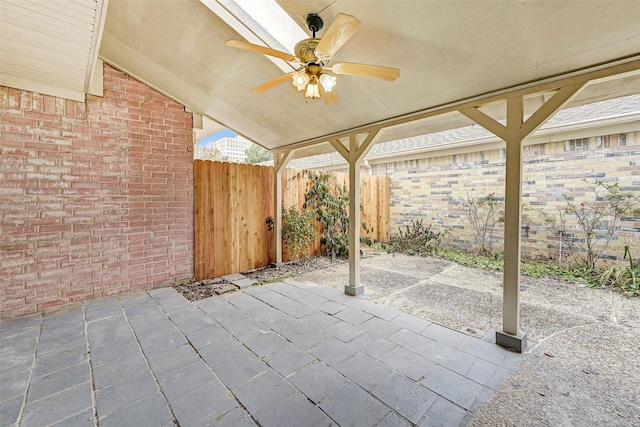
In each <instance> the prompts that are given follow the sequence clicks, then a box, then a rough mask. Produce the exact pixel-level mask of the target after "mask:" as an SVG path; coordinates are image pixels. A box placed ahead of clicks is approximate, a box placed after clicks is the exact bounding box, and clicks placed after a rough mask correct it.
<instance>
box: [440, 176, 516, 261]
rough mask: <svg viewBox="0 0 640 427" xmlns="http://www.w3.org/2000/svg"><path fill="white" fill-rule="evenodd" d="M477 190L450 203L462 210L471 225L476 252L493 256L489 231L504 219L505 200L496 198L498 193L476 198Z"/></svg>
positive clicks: (451, 198) (472, 190)
mask: <svg viewBox="0 0 640 427" xmlns="http://www.w3.org/2000/svg"><path fill="white" fill-rule="evenodd" d="M474 191H475V189H471V191H470V192H469V191H467V192H466V196H465V197H458V198H453V197H451V196H449V202H450V203H452V204H453V205H454V206H456V207H457V208H459V209H461V210H462V212H463V213H464V216H465V217H466V218H467V221H469V224H471V228H472V229H473V232H474V240H475V243H476V250H477V251H478V252H480V253H481V254H491V253H492V251H491V243H490V242H489V240H488V235H489V229H490V228H491V227H492V226H493V225H494V224H495V223H497V222H499V221H501V220H502V219H503V217H504V200H501V199H499V198H498V197H496V193H484V192H483V193H482V194H480V195H479V196H478V197H476V196H475V195H474V194H473V193H474Z"/></svg>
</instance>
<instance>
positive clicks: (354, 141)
mask: <svg viewBox="0 0 640 427" xmlns="http://www.w3.org/2000/svg"><path fill="white" fill-rule="evenodd" d="M380 130H381V128H376V129H374V130H372V131H371V132H369V133H368V134H367V136H366V137H365V138H364V140H363V141H362V143H360V141H359V139H358V136H359V135H358V134H357V133H352V134H350V135H349V147H348V148H347V147H345V146H344V145H343V144H342V142H341V141H340V140H337V139H336V140H330V141H329V142H330V143H331V145H333V147H334V148H335V149H336V151H337V152H339V153H340V154H341V155H342V157H344V158H345V160H346V161H347V162H349V284H348V285H345V287H344V292H345V293H346V294H347V295H352V296H357V295H360V294H362V293H363V292H364V286H363V285H361V284H360V224H361V220H360V164H361V163H362V160H363V159H364V158H365V156H366V155H367V154H368V153H369V151H370V150H371V148H373V144H374V141H375V140H376V137H377V136H378V134H379V133H380Z"/></svg>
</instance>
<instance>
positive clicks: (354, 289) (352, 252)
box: [344, 135, 364, 296]
mask: <svg viewBox="0 0 640 427" xmlns="http://www.w3.org/2000/svg"><path fill="white" fill-rule="evenodd" d="M357 150H358V140H357V135H351V136H350V137H349V154H350V160H349V286H345V288H344V292H345V293H346V294H348V295H353V296H355V295H359V294H361V293H363V292H364V286H362V285H361V284H360V161H358V159H357V158H356V156H355V153H356V152H357Z"/></svg>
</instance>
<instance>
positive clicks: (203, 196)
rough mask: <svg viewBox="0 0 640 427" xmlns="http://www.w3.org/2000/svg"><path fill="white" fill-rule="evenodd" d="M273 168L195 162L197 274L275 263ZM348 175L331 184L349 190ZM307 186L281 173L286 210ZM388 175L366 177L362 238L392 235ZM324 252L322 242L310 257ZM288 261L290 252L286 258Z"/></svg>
mask: <svg viewBox="0 0 640 427" xmlns="http://www.w3.org/2000/svg"><path fill="white" fill-rule="evenodd" d="M273 179H274V174H273V167H270V166H255V165H246V164H239V163H225V162H212V161H207V160H195V161H194V197H195V276H196V280H203V279H207V278H212V277H219V276H222V275H225V274H230V273H237V272H242V271H248V270H252V269H254V268H259V267H264V266H267V265H269V263H271V262H273V261H275V253H274V252H275V248H274V246H275V245H274V240H273V239H274V238H275V230H269V228H270V227H269V225H268V224H267V218H268V217H270V216H273V215H274V208H273V203H274V201H273V197H274V195H273ZM348 180H349V176H348V174H345V173H334V174H332V177H331V182H332V183H334V184H335V183H337V184H340V185H343V184H344V185H347V186H348ZM308 185H309V179H308V178H307V175H306V174H305V173H304V172H303V171H301V170H295V169H286V170H285V171H284V172H283V173H282V188H283V191H282V193H283V194H282V199H283V205H284V206H285V207H289V206H296V207H298V208H302V206H303V204H304V199H305V193H306V192H307V188H308ZM389 193H390V188H389V177H382V176H370V175H362V177H361V190H360V204H361V211H360V212H361V222H364V223H366V225H367V229H368V230H369V232H365V231H364V230H361V235H362V236H367V237H370V238H371V239H372V240H379V241H384V240H386V239H387V237H388V234H389ZM319 253H320V239H319V238H318V239H317V240H316V244H315V247H314V248H312V250H311V251H310V255H313V254H319ZM283 255H284V259H287V254H286V251H285V253H284V254H283Z"/></svg>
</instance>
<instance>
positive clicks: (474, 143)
mask: <svg viewBox="0 0 640 427" xmlns="http://www.w3.org/2000/svg"><path fill="white" fill-rule="evenodd" d="M636 131H640V112H635V113H628V114H621V115H618V116H611V117H605V118H599V119H592V120H585V121H581V122H574V123H569V124H562V125H557V126H550V127H547V128H542V129H539V130H538V131H537V132H536V133H535V134H533V135H532V136H530V137H529V138H527V139H525V140H524V141H523V144H524V145H535V144H546V143H550V142H560V141H565V140H569V139H577V138H593V137H596V136H604V135H613V134H616V133H626V132H636ZM504 146H505V143H504V141H502V140H501V139H499V138H498V137H496V136H487V137H484V138H473V139H468V140H459V141H455V142H447V143H444V144H436V145H431V146H428V147H420V148H415V149H409V150H398V151H394V152H391V153H382V154H378V155H375V154H374V155H369V156H367V157H366V158H365V160H367V161H368V162H369V164H370V165H371V164H380V163H391V162H399V161H405V160H415V159H419V158H424V157H440V156H446V155H452V154H463V153H470V152H478V151H486V150H496V149H501V148H504ZM347 166H348V163H347V162H345V161H344V160H342V159H340V160H334V161H328V162H322V163H317V164H316V165H313V166H307V167H306V168H316V169H323V168H331V169H338V168H343V167H347Z"/></svg>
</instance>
